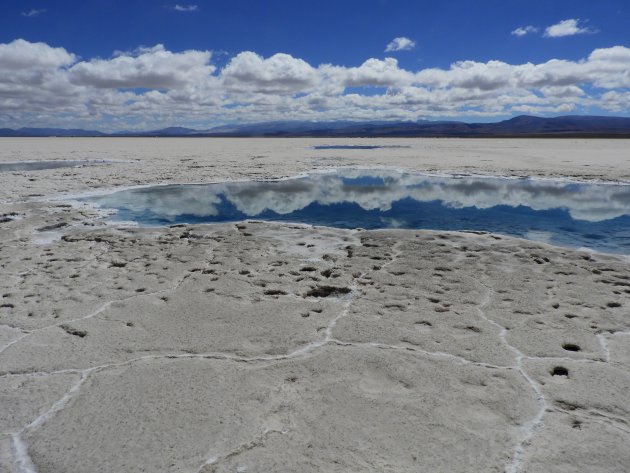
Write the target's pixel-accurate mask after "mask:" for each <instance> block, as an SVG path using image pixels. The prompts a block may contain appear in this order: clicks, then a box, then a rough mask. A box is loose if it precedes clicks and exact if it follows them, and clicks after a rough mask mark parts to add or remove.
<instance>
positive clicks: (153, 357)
mask: <svg viewBox="0 0 630 473" xmlns="http://www.w3.org/2000/svg"><path fill="white" fill-rule="evenodd" d="M366 143H367V144H377V145H386V146H387V145H390V146H392V145H393V146H408V147H404V148H401V147H398V148H383V149H373V150H356V149H318V150H315V149H312V147H313V146H314V145H323V144H332V145H334V144H342V145H347V144H366ZM628 149H629V146H628V142H627V141H626V140H553V139H544V140H518V139H514V140H480V139H479V140H477V139H475V140H463V139H462V140H460V139H444V140H442V139H392V140H388V139H378V140H374V139H373V140H354V139H353V140H347V139H176V138H169V139H157V138H149V139H140V138H133V139H114V138H104V139H82V138H79V139H65V138H46V139H44V138H34V139H13V138H6V139H5V138H3V139H1V140H0V162H11V161H22V160H43V159H90V160H100V159H107V160H117V161H118V162H115V163H110V164H96V165H93V166H85V167H81V168H64V169H53V170H42V171H20V172H9V173H1V174H0V182H1V183H2V186H1V188H0V202H1V203H0V215H2V216H3V217H2V218H1V219H0V220H2V223H0V235H1V238H2V240H1V241H2V245H1V247H0V265H1V267H2V275H3V277H2V278H1V280H0V295H1V299H0V471H3V472H4V471H8V472H30V471H38V472H68V473H70V472H140V471H151V472H194V473H197V472H205V473H208V472H230V471H232V472H234V471H247V472H269V471H331V472H335V471H338V472H347V471H355V472H358V471H375V472H376V471H378V472H382V471H391V472H405V471H408V472H417V471H431V472H470V471H484V472H485V471H488V472H541V473H542V472H572V471H589V472H624V471H630V466H629V465H630V452H629V451H628V448H627V446H628V444H630V396H629V395H628V393H629V392H630V315H629V314H628V304H629V303H630V299H629V297H628V294H630V270H629V269H628V260H627V258H625V257H623V256H612V255H603V254H592V253H587V252H582V251H573V250H568V249H565V248H559V247H552V246H548V245H544V244H539V243H534V242H530V241H525V240H519V239H514V238H509V237H504V236H500V235H490V234H470V233H457V232H433V231H412V230H380V231H363V230H339V229H329V228H310V227H307V226H301V225H279V224H270V223H259V222H245V223H239V224H221V225H212V226H210V225H186V226H178V227H175V228H134V227H127V226H123V225H119V226H111V225H105V224H104V223H103V222H102V221H100V220H99V219H98V214H97V213H96V212H94V211H93V210H90V209H86V208H81V207H73V206H70V205H69V204H68V203H67V202H65V201H63V200H59V199H57V198H59V197H62V196H66V195H69V194H75V195H78V194H85V193H90V192H95V191H104V190H107V189H113V188H118V187H127V186H136V185H147V184H155V183H174V182H211V181H221V180H225V179H249V178H256V179H261V178H282V177H289V176H293V175H296V174H299V173H302V172H307V171H311V170H313V169H326V168H330V167H339V166H375V167H379V166H388V167H395V168H402V169H409V170H419V171H428V172H465V173H480V174H490V175H510V176H529V175H534V176H539V177H553V178H570V179H576V180H604V181H615V180H622V181H630V163H629V160H630V155H629V152H628Z"/></svg>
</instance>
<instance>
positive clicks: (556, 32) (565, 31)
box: [545, 18, 595, 38]
mask: <svg viewBox="0 0 630 473" xmlns="http://www.w3.org/2000/svg"><path fill="white" fill-rule="evenodd" d="M581 23H583V22H582V20H579V19H575V18H570V19H568V20H562V21H560V22H558V23H556V24H555V25H551V26H549V27H547V28H546V29H545V37H547V38H561V37H563V36H574V35H576V34H586V33H594V32H595V30H593V29H591V28H588V27H586V26H581Z"/></svg>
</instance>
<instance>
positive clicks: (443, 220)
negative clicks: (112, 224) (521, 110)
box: [85, 169, 630, 254]
mask: <svg viewBox="0 0 630 473" xmlns="http://www.w3.org/2000/svg"><path fill="white" fill-rule="evenodd" d="M85 200H86V201H90V202H92V203H96V204H98V205H99V206H101V207H103V208H112V209H117V210H118V212H117V214H116V216H115V219H116V220H132V221H136V222H138V223H139V224H141V225H168V224H174V223H184V222H185V223H213V222H227V221H238V220H243V219H247V218H255V219H260V220H275V221H288V222H301V223H308V224H313V225H325V226H331V227H340V228H356V227H361V228H368V229H374V228H414V229H433V230H482V231H489V232H495V233H503V234H506V235H513V236H518V237H523V238H529V239H533V240H538V241H545V242H548V243H553V244H557V245H561V246H569V247H587V248H592V249H595V250H598V251H603V252H612V253H623V254H630V186H627V185H612V184H577V183H569V182H561V181H546V180H530V179H501V178H488V177H470V176H469V177H429V176H423V175H418V174H409V173H400V172H397V171H389V170H374V169H372V170H351V169H345V170H338V171H336V172H333V173H325V174H312V175H310V176H308V177H303V178H296V179H290V180H285V181H273V182H269V181H265V182H256V181H250V182H230V183H219V184H208V185H196V184H194V185H192V184H191V185H170V186H156V187H147V188H139V189H130V190H124V191H119V192H115V193H112V194H107V195H103V196H96V197H90V198H87V199H85Z"/></svg>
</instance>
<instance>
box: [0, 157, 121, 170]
mask: <svg viewBox="0 0 630 473" xmlns="http://www.w3.org/2000/svg"><path fill="white" fill-rule="evenodd" d="M112 162H113V161H107V160H87V159H82V160H55V161H22V162H15V163H0V172H10V171H42V170H44V169H58V168H74V167H79V166H90V165H94V164H111V163H112Z"/></svg>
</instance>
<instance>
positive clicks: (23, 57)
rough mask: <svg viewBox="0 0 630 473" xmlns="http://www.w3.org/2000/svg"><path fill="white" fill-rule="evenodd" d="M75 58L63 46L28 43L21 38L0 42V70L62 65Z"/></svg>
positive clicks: (66, 64)
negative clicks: (55, 46)
mask: <svg viewBox="0 0 630 473" xmlns="http://www.w3.org/2000/svg"><path fill="white" fill-rule="evenodd" d="M75 59H76V56H75V55H74V54H72V53H69V52H68V51H66V50H65V49H64V48H54V47H51V46H49V45H47V44H46V43H30V42H28V41H25V40H23V39H16V40H14V41H11V42H10V43H5V44H1V43H0V70H7V71H8V70H16V69H33V68H42V67H44V68H46V67H52V68H56V67H63V66H68V65H70V64H72V63H73V62H74V61H75Z"/></svg>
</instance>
